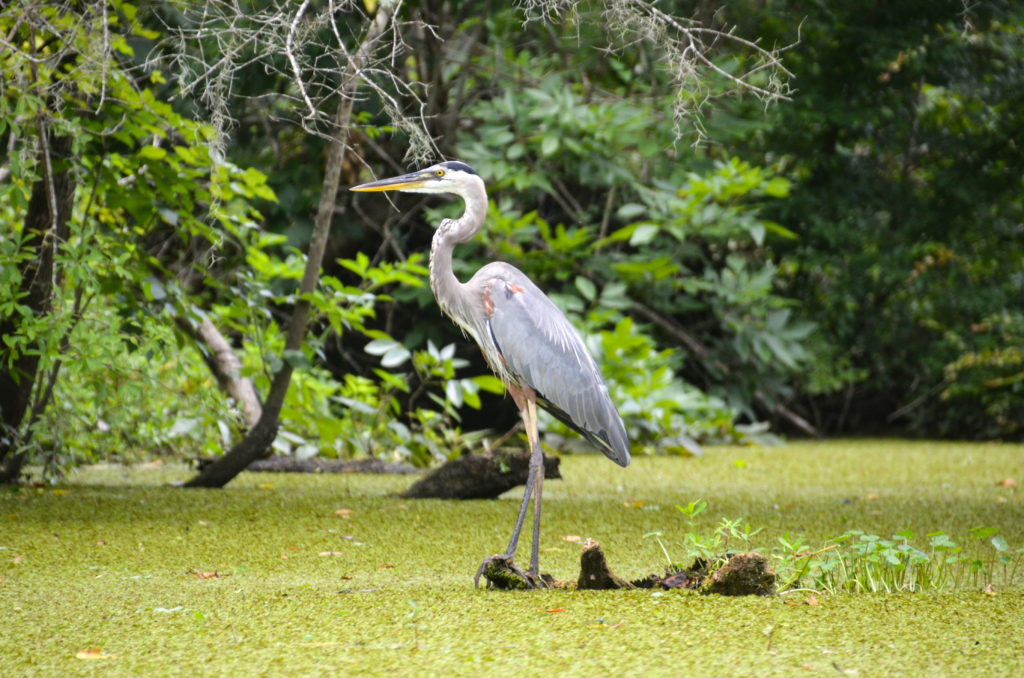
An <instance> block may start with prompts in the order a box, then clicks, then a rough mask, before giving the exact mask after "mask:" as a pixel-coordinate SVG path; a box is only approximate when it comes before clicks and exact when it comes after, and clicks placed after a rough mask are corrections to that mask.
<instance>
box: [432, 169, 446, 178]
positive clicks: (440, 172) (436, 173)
mask: <svg viewBox="0 0 1024 678" xmlns="http://www.w3.org/2000/svg"><path fill="white" fill-rule="evenodd" d="M434 174H435V175H437V177H438V178H440V177H443V176H444V170H443V169H439V170H434Z"/></svg>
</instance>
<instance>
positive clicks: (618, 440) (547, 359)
mask: <svg viewBox="0 0 1024 678" xmlns="http://www.w3.org/2000/svg"><path fill="white" fill-rule="evenodd" d="M485 269H487V271H486V273H487V275H486V277H484V278H482V279H478V282H480V283H482V289H483V291H484V307H485V315H486V317H487V320H486V329H487V332H488V333H489V335H490V337H489V338H490V339H491V341H493V342H494V345H495V348H497V351H498V353H499V355H500V356H501V360H502V361H503V362H504V367H505V368H506V371H507V373H508V374H509V375H510V376H511V377H512V378H513V379H514V380H515V381H516V382H517V383H519V384H520V385H522V386H529V387H530V388H532V389H533V390H534V391H536V392H537V402H538V403H539V404H540V405H541V406H542V407H543V408H544V409H546V410H548V411H549V412H551V413H552V414H553V415H555V416H556V417H558V419H560V420H561V421H562V422H564V423H565V424H567V425H568V426H570V427H572V428H573V429H575V430H576V431H578V432H579V433H580V434H581V435H582V436H583V437H585V438H586V439H587V440H589V441H590V442H591V443H593V444H594V445H596V446H597V447H598V448H599V449H600V450H601V451H602V452H604V453H605V455H607V456H608V458H610V459H611V460H612V461H614V462H615V463H617V464H620V465H621V466H626V465H627V464H629V439H628V437H627V436H626V429H625V426H623V424H622V418H621V417H620V416H619V413H618V411H617V410H616V409H615V405H614V404H613V403H612V400H611V398H610V397H609V395H608V388H607V387H606V386H605V384H604V380H603V379H602V378H601V373H600V371H599V370H598V369H597V365H596V364H595V363H594V359H593V358H592V357H591V356H590V353H589V352H588V351H587V348H586V346H585V345H584V343H583V340H582V339H581V338H580V335H579V333H577V332H576V329H575V328H574V327H573V326H572V324H571V323H570V322H569V320H568V319H567V318H566V317H565V315H563V314H562V312H561V311H560V310H559V309H558V307H557V306H555V304H554V303H553V302H552V301H551V300H550V299H549V298H548V297H547V295H545V294H544V293H543V292H542V291H541V290H540V288H538V287H537V286H536V285H534V284H533V282H531V281H530V279H529V278H527V277H526V275H525V274H524V273H523V272H522V271H520V270H518V269H516V268H514V267H512V266H509V265H507V264H506V265H501V264H499V265H495V264H490V265H488V266H487V267H485ZM482 272H483V271H482Z"/></svg>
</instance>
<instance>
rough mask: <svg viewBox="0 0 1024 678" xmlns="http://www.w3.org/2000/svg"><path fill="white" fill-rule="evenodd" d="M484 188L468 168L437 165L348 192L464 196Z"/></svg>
mask: <svg viewBox="0 0 1024 678" xmlns="http://www.w3.org/2000/svg"><path fill="white" fill-rule="evenodd" d="M482 188H483V182H482V181H481V180H480V177H479V176H478V175H477V173H476V172H474V171H473V170H472V169H471V168H470V167H469V165H467V164H465V163H462V162H457V161H450V162H439V163H437V164H436V165H431V166H430V167H427V168H425V169H421V170H419V171H416V172H410V173H409V174H403V175H402V176H399V177H391V178H390V179H381V180H379V181H372V182H370V183H368V184H360V185H359V186H353V187H352V188H350V189H349V190H350V191H403V192H406V193H455V194H456V195H461V196H463V197H466V196H467V194H468V193H469V192H470V191H473V190H480V189H482Z"/></svg>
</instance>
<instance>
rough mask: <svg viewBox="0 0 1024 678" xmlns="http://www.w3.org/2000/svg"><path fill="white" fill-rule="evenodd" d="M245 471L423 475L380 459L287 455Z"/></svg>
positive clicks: (200, 463)
mask: <svg viewBox="0 0 1024 678" xmlns="http://www.w3.org/2000/svg"><path fill="white" fill-rule="evenodd" d="M215 460H216V457H200V458H199V459H197V460H196V466H197V467H198V468H199V469H200V470H202V469H203V468H204V467H206V466H208V465H209V464H211V463H213V462H214V461H215ZM245 470H246V471H260V472H265V473H383V474H396V475H408V474H414V473H422V471H421V470H420V469H418V468H416V467H415V466H411V465H409V464H400V463H396V462H388V461H382V460H380V459H356V460H341V459H322V458H320V457H311V458H310V459H296V458H295V457H288V456H285V455H274V456H272V457H267V458H266V459H257V460H256V461H254V462H252V463H251V464H249V466H248V467H246V469H245Z"/></svg>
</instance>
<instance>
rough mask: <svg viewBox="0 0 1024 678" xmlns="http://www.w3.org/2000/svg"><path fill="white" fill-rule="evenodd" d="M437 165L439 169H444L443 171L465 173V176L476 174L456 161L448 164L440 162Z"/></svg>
mask: <svg viewBox="0 0 1024 678" xmlns="http://www.w3.org/2000/svg"><path fill="white" fill-rule="evenodd" d="M438 164H439V165H440V166H441V167H444V168H445V169H450V170H458V171H460V172H465V173H466V174H476V172H474V171H473V168H472V167H470V166H469V165H467V164H466V163H464V162H459V161H458V160H449V161H448V162H442V163H438Z"/></svg>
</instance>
